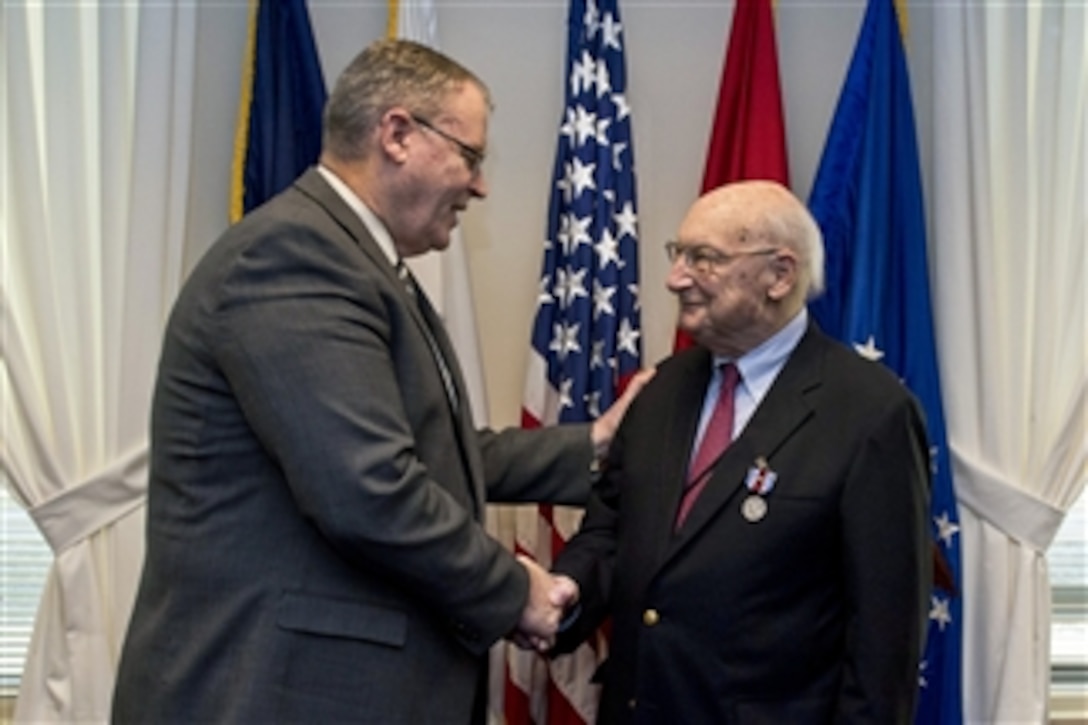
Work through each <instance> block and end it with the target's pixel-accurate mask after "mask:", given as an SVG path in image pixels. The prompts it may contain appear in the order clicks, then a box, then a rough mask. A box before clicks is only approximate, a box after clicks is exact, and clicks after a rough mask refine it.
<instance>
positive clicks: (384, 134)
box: [378, 108, 414, 164]
mask: <svg viewBox="0 0 1088 725" xmlns="http://www.w3.org/2000/svg"><path fill="white" fill-rule="evenodd" d="M413 125H414V124H413V122H412V117H411V116H410V115H409V114H408V112H407V111H405V110H404V109H403V108H390V109H389V110H388V111H386V112H385V113H384V114H383V115H382V118H381V121H380V122H379V123H378V142H379V144H380V145H381V148H382V151H383V152H384V153H385V155H386V157H387V158H389V160H390V161H392V162H393V163H396V164H403V163H404V162H405V161H407V160H408V145H409V136H410V135H411V132H412V130H413V128H412V127H413Z"/></svg>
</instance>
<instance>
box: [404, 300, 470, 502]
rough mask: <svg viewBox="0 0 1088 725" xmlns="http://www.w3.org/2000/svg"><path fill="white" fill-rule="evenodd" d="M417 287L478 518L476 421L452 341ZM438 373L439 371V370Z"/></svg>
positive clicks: (421, 313)
mask: <svg viewBox="0 0 1088 725" xmlns="http://www.w3.org/2000/svg"><path fill="white" fill-rule="evenodd" d="M417 290H418V291H417V297H416V299H417V301H418V302H419V305H418V310H419V313H420V321H421V322H422V323H423V325H424V326H425V327H426V329H425V330H424V333H425V334H430V335H431V339H433V340H434V342H435V344H436V345H437V346H438V353H439V354H440V355H441V356H442V358H443V360H442V361H438V360H435V364H436V365H442V364H443V362H444V363H445V365H446V369H447V370H448V371H449V374H450V382H451V383H452V385H453V391H454V395H455V396H456V401H454V400H451V401H450V414H451V415H452V416H453V419H454V430H455V431H456V433H457V445H458V446H459V447H460V449H461V458H462V460H464V461H465V466H466V468H467V469H468V471H469V475H470V477H471V479H472V485H473V492H474V496H473V501H474V503H475V504H476V510H475V514H476V516H477V518H479V517H481V516H483V505H484V503H485V502H486V497H487V492H486V490H485V487H484V466H483V460H482V459H481V458H480V453H479V450H478V449H477V448H476V447H475V446H473V445H470V444H469V442H470V441H472V440H474V439H475V430H476V424H475V422H474V421H473V420H472V410H471V408H470V403H469V398H468V391H467V390H466V388H465V380H464V377H463V376H462V374H461V366H460V365H459V364H458V362H457V353H456V351H454V349H453V343H451V342H450V338H449V335H448V334H447V333H446V326H445V324H444V323H443V322H442V318H441V317H439V315H438V313H437V312H436V311H435V309H434V307H433V306H432V305H431V301H430V299H429V298H428V297H427V294H426V292H424V291H423V288H421V287H418V286H417ZM439 374H441V371H440V372H439Z"/></svg>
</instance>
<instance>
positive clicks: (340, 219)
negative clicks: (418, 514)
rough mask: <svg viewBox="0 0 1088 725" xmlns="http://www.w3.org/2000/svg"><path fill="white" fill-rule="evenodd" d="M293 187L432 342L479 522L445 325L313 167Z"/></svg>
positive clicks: (477, 483)
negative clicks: (446, 382)
mask: <svg viewBox="0 0 1088 725" xmlns="http://www.w3.org/2000/svg"><path fill="white" fill-rule="evenodd" d="M294 186H295V188H297V189H298V190H299V191H300V192H302V193H303V194H305V195H306V196H308V197H310V198H311V199H313V200H314V201H315V202H316V203H317V204H318V205H320V206H321V207H322V208H323V209H325V211H326V212H327V213H328V214H329V216H330V217H331V218H332V219H333V221H334V222H335V223H336V224H337V225H339V226H340V227H341V228H342V229H343V230H344V231H345V232H346V233H347V234H348V235H349V236H350V237H351V238H352V239H354V240H355V242H356V244H357V245H358V246H359V249H360V250H361V251H362V252H363V254H365V255H366V256H367V257H368V258H369V259H370V262H371V263H372V264H373V266H374V268H375V269H377V270H378V272H379V274H382V275H384V276H385V277H386V279H387V281H388V282H389V284H390V285H391V286H392V287H393V288H394V289H395V290H397V294H398V295H400V299H401V301H402V302H403V304H404V307H406V308H407V309H408V311H409V314H410V315H411V317H412V319H413V320H414V321H415V323H416V325H417V326H418V328H419V332H420V334H421V335H423V336H424V338H425V339H429V340H433V341H434V342H435V344H436V346H437V348H438V352H439V353H440V354H441V355H442V356H443V358H444V359H445V364H446V368H447V370H448V371H449V373H450V377H451V382H452V384H453V388H454V392H455V395H456V398H457V401H459V403H458V404H457V405H453V401H450V415H451V416H452V417H453V421H454V426H453V427H454V430H455V432H456V434H457V443H458V447H459V449H460V451H461V459H462V461H464V464H465V469H466V472H467V473H468V476H469V479H470V481H471V484H472V493H473V502H474V504H475V511H474V513H475V515H476V517H477V518H480V517H481V516H482V515H483V506H484V502H485V496H486V493H485V490H484V474H483V470H484V469H483V461H482V460H481V458H480V455H479V451H477V450H476V449H475V447H474V446H472V445H469V444H468V442H469V441H471V440H472V439H473V437H474V435H475V424H474V423H473V421H472V412H471V410H469V402H468V394H467V392H466V390H465V383H464V380H463V378H462V376H461V370H460V367H459V365H458V364H457V358H456V355H455V353H454V351H453V346H452V345H451V344H450V341H449V337H448V336H447V335H446V330H445V325H444V324H443V323H442V321H441V318H440V317H439V316H438V313H437V312H435V311H434V308H433V307H432V306H431V303H430V300H428V299H427V295H426V293H425V292H424V291H423V289H422V288H421V287H419V286H418V285H416V287H417V292H416V296H414V297H413V296H412V295H411V294H410V293H409V292H408V290H407V288H406V287H405V285H404V283H403V281H402V280H401V279H400V277H398V276H397V272H396V269H395V268H394V267H393V265H391V264H390V263H389V259H388V258H387V257H386V255H385V253H384V252H383V251H382V250H381V247H379V246H378V243H377V242H376V241H374V238H373V237H372V236H371V235H370V232H369V231H368V230H367V228H366V225H365V224H364V223H363V220H362V219H360V218H359V215H358V214H356V213H355V211H354V210H353V209H352V208H351V207H349V206H348V205H347V204H346V203H345V202H344V200H343V199H342V198H340V195H339V194H338V193H337V192H336V190H335V189H333V188H332V187H331V186H330V185H329V183H328V182H327V181H325V179H324V178H323V177H322V176H321V172H319V171H318V170H317V168H316V167H314V168H311V169H309V170H308V171H306V172H305V173H304V174H303V175H302V176H300V177H299V178H298V179H297V180H296V181H295V184H294ZM433 362H434V364H435V368H436V374H437V375H438V376H439V377H441V375H442V373H441V370H439V369H438V367H439V365H440V363H439V361H438V360H433Z"/></svg>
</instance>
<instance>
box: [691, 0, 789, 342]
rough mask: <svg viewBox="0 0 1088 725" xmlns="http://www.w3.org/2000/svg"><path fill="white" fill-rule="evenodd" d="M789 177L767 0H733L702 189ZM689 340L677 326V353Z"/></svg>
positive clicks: (775, 55)
mask: <svg viewBox="0 0 1088 725" xmlns="http://www.w3.org/2000/svg"><path fill="white" fill-rule="evenodd" d="M789 175H790V174H789V163H788V160H787V158H786V122H785V116H784V114H783V110H782V87H781V84H780V83H779V79H778V51H777V49H776V46H775V39H774V13H773V11H772V8H771V0H737V2H736V5H735V6H734V9H733V28H732V30H731V31H730V34H729V50H728V52H727V54H726V56H725V65H724V67H723V68H722V82H721V87H720V88H719V90H718V108H717V111H716V112H715V114H714V126H713V128H712V129H711V132H710V148H709V149H707V154H706V170H705V171H704V172H703V187H702V190H703V192H704V193H705V192H707V191H710V190H711V189H715V188H717V187H719V186H721V185H722V184H725V183H728V182H730V181H740V180H741V179H772V180H774V181H777V182H779V183H781V184H784V185H786V186H788V185H789ZM693 344H694V343H693V342H692V340H691V338H690V337H689V336H688V335H687V334H686V333H683V332H681V331H679V330H677V332H676V341H675V344H674V346H673V347H674V349H675V350H676V351H680V350H683V349H685V348H688V347H691V346H692V345H693Z"/></svg>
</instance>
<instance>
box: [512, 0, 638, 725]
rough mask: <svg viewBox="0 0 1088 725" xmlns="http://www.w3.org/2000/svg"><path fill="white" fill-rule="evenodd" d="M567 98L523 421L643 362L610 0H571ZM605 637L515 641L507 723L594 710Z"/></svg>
mask: <svg viewBox="0 0 1088 725" xmlns="http://www.w3.org/2000/svg"><path fill="white" fill-rule="evenodd" d="M569 12H570V14H569V18H568V45H567V66H566V67H567V86H566V92H565V96H566V103H565V107H564V110H563V116H562V119H561V121H560V126H559V142H558V146H557V148H556V154H555V169H554V176H553V183H552V189H551V200H550V203H549V207H548V229H547V237H546V241H545V244H544V265H543V271H542V273H541V275H540V291H539V297H538V302H537V312H536V319H535V321H534V323H533V334H532V350H531V351H530V355H529V370H528V380H527V384H526V391H525V400H524V406H523V408H522V425H523V426H525V427H530V428H531V427H537V426H541V425H550V424H553V423H562V422H581V421H590V420H593V419H594V418H596V417H597V416H598V415H600V413H601V411H603V410H606V409H607V408H608V406H609V405H611V404H612V402H613V401H614V400H615V399H616V397H617V395H618V394H619V392H620V391H621V390H622V389H623V386H624V385H625V384H626V383H627V381H628V380H629V379H630V378H631V376H632V375H634V374H635V373H636V372H637V371H638V370H639V367H640V366H641V364H642V344H641V339H640V338H641V334H642V333H641V325H640V321H639V304H638V215H637V204H636V198H635V197H636V195H635V173H634V164H635V157H634V152H633V149H632V133H631V109H630V106H629V105H628V103H627V97H626V95H625V91H626V88H627V73H626V68H625V64H624V56H623V27H622V25H621V23H620V12H619V5H618V2H617V0H571V3H570V11H569ZM580 518H581V512H580V511H573V510H569V509H561V508H558V507H556V508H553V507H549V506H541V507H539V508H532V509H524V510H522V511H521V512H519V514H518V521H517V530H516V547H517V549H518V550H519V551H520V552H522V553H527V554H529V555H531V556H533V557H535V558H536V559H537V560H538V561H540V562H541V563H542V564H543V565H545V566H548V565H550V564H551V561H552V558H553V556H554V555H555V554H556V553H558V550H559V549H560V548H561V547H562V545H563V542H565V541H566V540H567V539H568V538H569V537H570V536H571V534H573V533H574V531H575V530H576V528H577V525H578V522H579V520H580ZM604 648H605V641H604V637H603V636H600V637H598V638H597V640H596V641H594V642H590V643H587V644H586V645H583V646H582V647H581V648H579V649H578V650H576V651H575V652H573V653H571V654H570V655H566V656H563V657H560V658H558V659H556V660H554V661H552V662H548V661H546V660H543V659H541V658H540V657H538V656H536V655H534V654H531V653H523V652H520V651H515V650H512V651H511V654H510V656H509V657H508V659H507V683H506V688H505V704H504V710H505V714H506V720H507V722H508V723H510V725H517V724H520V723H530V722H532V723H538V724H542V723H551V724H553V725H554V724H556V723H584V722H593V720H594V718H595V714H596V709H597V696H598V692H597V688H596V687H595V686H591V685H590V683H589V679H590V677H591V676H592V674H593V671H594V669H595V668H596V665H597V662H598V659H599V658H600V657H603V655H604V651H603V650H604Z"/></svg>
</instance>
